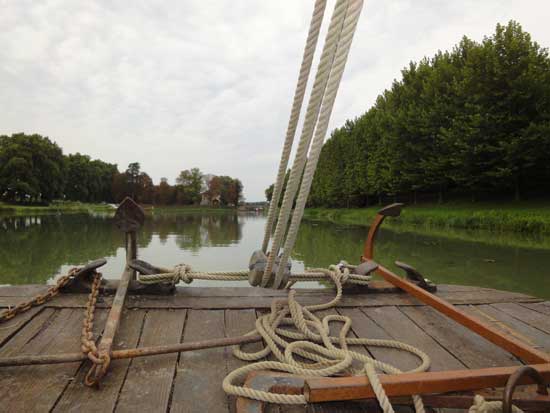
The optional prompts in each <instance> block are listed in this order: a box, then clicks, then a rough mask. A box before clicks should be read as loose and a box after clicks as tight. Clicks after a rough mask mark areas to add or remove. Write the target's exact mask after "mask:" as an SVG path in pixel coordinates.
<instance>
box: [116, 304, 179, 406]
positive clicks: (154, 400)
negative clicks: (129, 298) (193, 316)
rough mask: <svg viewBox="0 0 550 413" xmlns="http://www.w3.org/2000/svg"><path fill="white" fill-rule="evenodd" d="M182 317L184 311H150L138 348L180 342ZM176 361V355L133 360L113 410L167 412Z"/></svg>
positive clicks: (146, 317)
mask: <svg viewBox="0 0 550 413" xmlns="http://www.w3.org/2000/svg"><path fill="white" fill-rule="evenodd" d="M185 316H186V311H185V310H180V311H173V310H151V311H149V312H148V313H147V315H146V316H145V323H144V325H143V331H142V333H141V340H140V343H139V346H140V347H146V346H154V345H159V344H175V343H179V342H180V339H181V334H182V331H183V325H184V322H185ZM177 358H178V355H177V354H161V355H157V356H150V357H143V358H137V359H135V360H132V362H131V364H130V368H129V369H128V374H127V376H126V380H125V382H124V384H123V386H122V390H121V392H120V396H119V399H118V403H117V407H116V411H117V412H136V411H146V412H153V411H159V412H166V411H167V410H168V405H169V398H170V391H171V388H172V380H173V378H174V371H175V368H176V363H177Z"/></svg>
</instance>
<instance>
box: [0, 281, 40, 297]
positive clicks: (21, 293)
mask: <svg viewBox="0 0 550 413" xmlns="http://www.w3.org/2000/svg"><path fill="white" fill-rule="evenodd" d="M48 288H49V286H48V285H45V284H25V285H5V286H3V287H0V297H34V296H35V295H38V294H42V293H44V292H46V290H47V289H48Z"/></svg>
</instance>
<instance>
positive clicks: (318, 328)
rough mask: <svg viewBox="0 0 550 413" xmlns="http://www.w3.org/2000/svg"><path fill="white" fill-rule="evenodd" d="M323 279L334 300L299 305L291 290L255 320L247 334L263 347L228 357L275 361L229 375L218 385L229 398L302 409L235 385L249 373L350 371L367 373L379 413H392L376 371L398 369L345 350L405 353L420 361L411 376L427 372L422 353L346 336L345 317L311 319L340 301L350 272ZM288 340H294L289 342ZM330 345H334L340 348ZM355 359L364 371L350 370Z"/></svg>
mask: <svg viewBox="0 0 550 413" xmlns="http://www.w3.org/2000/svg"><path fill="white" fill-rule="evenodd" d="M327 274H328V275H329V276H330V279H331V280H332V281H333V283H334V284H335V286H336V296H335V297H334V299H333V300H331V301H329V302H328V303H323V304H317V305H312V306H301V305H300V304H299V303H298V301H297V300H296V298H295V295H296V290H291V291H290V292H289V294H288V298H287V299H285V300H274V301H273V303H272V306H271V312H270V313H269V314H266V315H263V316H261V317H259V318H258V319H257V320H256V329H255V330H253V331H251V332H249V333H248V334H260V335H261V336H262V338H263V339H264V342H265V343H266V346H265V347H264V348H263V349H262V350H260V351H258V352H255V353H247V352H245V351H243V350H241V348H240V347H239V346H236V347H234V349H233V354H234V355H235V356H236V357H238V358H240V359H241V360H246V361H257V360H261V359H263V358H264V357H266V356H268V355H270V354H271V355H273V356H274V357H275V359H276V360H277V361H257V362H256V363H253V364H250V365H247V366H244V367H241V368H238V369H236V370H234V371H233V372H231V373H229V374H228V375H227V377H226V378H225V379H224V381H223V389H224V390H225V391H226V392H227V393H228V394H232V395H236V396H242V397H248V398H252V399H255V400H261V401H265V402H269V403H279V404H304V403H306V399H305V397H304V396H303V395H288V394H278V393H271V392H266V391H259V390H255V389H251V388H247V387H243V386H241V385H237V384H235V383H236V382H237V381H238V380H242V379H244V378H245V377H246V376H247V375H248V373H250V372H252V371H257V370H275V371H284V372H288V373H293V374H298V375H301V376H308V377H311V376H331V375H334V374H338V373H341V372H351V373H359V374H366V375H367V376H368V378H369V381H370V383H371V384H372V387H373V390H374V391H375V394H376V397H377V399H378V401H379V404H380V406H381V407H382V408H383V410H384V412H385V413H391V412H393V409H392V407H391V404H390V402H389V400H388V398H387V397H386V395H385V393H384V390H383V388H382V386H381V385H380V382H379V380H378V377H377V373H376V371H375V369H379V370H381V371H383V372H386V373H392V374H397V373H401V370H399V369H397V368H396V367H394V366H392V365H390V364H388V363H383V362H381V361H378V360H375V359H373V358H371V357H369V356H367V355H365V354H361V353H358V352H355V351H351V350H349V349H348V346H350V345H351V346H353V345H360V346H365V345H368V346H379V347H389V348H394V349H398V350H402V351H406V352H409V353H411V354H413V355H415V356H416V357H417V358H418V359H419V361H420V363H419V365H418V367H416V368H415V369H413V370H411V372H417V371H426V370H427V369H428V368H429V366H430V358H429V357H428V355H426V354H425V353H424V352H422V351H421V350H419V349H417V348H415V347H413V346H410V345H408V344H405V343H401V342H398V341H394V340H373V339H366V338H351V337H347V334H348V332H349V330H350V328H351V319H350V318H349V317H345V316H342V315H328V316H326V317H323V318H322V319H319V318H318V317H316V316H315V315H314V312H316V311H320V310H326V309H328V308H332V307H334V306H336V305H337V304H338V303H339V302H340V300H341V297H342V282H341V280H342V278H343V277H344V276H345V275H346V274H347V275H349V269H347V268H345V267H344V268H343V269H342V267H340V266H331V267H330V268H329V272H327ZM289 316H290V317H289ZM331 322H339V323H343V327H342V328H341V329H340V332H339V335H338V337H335V336H330V335H329V334H330V333H329V331H330V329H329V324H330V323H331ZM283 326H292V328H293V329H292V330H290V329H287V328H282V327H283ZM289 340H296V341H292V342H291V341H289ZM334 344H338V345H339V347H336V346H335V345H334ZM295 355H299V356H301V357H302V358H303V359H305V360H309V362H302V361H297V360H296V359H295V358H294V356H295ZM354 360H355V361H359V362H361V363H363V365H364V367H363V368H362V369H361V370H359V371H355V370H353V366H352V363H353V361H354ZM413 399H414V400H413V402H414V405H415V408H416V411H417V412H418V413H423V412H424V406H423V404H422V400H421V399H420V398H419V397H417V396H413Z"/></svg>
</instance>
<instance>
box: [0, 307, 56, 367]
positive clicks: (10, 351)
mask: <svg viewBox="0 0 550 413" xmlns="http://www.w3.org/2000/svg"><path fill="white" fill-rule="evenodd" d="M58 314H59V310H54V309H53V308H45V309H44V311H42V312H40V314H38V315H37V316H36V317H34V318H33V319H32V320H31V321H30V322H29V323H28V324H27V325H25V326H24V327H23V328H22V329H21V330H19V331H18V332H17V334H16V335H14V336H12V337H10V338H9V341H8V342H7V344H6V345H4V346H3V347H2V348H0V357H9V356H15V355H22V354H25V353H24V352H25V344H27V343H28V342H29V341H30V340H31V339H32V338H33V337H36V336H37V335H38V333H39V332H40V331H41V330H43V329H45V328H46V326H47V325H48V324H49V323H50V322H51V320H52V319H53V318H54V316H57V315H58ZM47 323H48V324H47ZM31 351H32V349H31ZM37 351H38V350H37ZM30 354H33V353H30Z"/></svg>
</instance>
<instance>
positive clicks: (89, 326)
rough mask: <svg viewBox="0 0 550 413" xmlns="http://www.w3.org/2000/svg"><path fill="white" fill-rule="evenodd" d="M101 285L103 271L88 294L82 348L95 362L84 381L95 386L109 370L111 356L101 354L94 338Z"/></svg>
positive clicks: (98, 274) (96, 274)
mask: <svg viewBox="0 0 550 413" xmlns="http://www.w3.org/2000/svg"><path fill="white" fill-rule="evenodd" d="M100 286H101V273H97V272H96V273H95V274H94V280H93V282H92V288H91V290H90V294H89V295H88V302H87V303H86V310H84V320H83V321H82V336H81V339H80V341H81V344H82V345H81V347H80V349H81V350H82V352H83V353H84V354H86V355H87V356H88V359H90V361H91V362H92V363H93V366H92V368H91V369H90V371H89V372H88V374H86V377H85V379H84V383H85V384H86V385H87V386H94V385H97V384H99V381H100V380H101V378H102V377H103V376H104V375H105V373H106V372H107V369H108V368H109V364H110V362H111V358H110V355H109V354H100V353H99V351H98V349H97V346H96V344H95V340H94V334H93V328H94V317H95V307H96V303H97V296H98V294H99V287H100Z"/></svg>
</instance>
